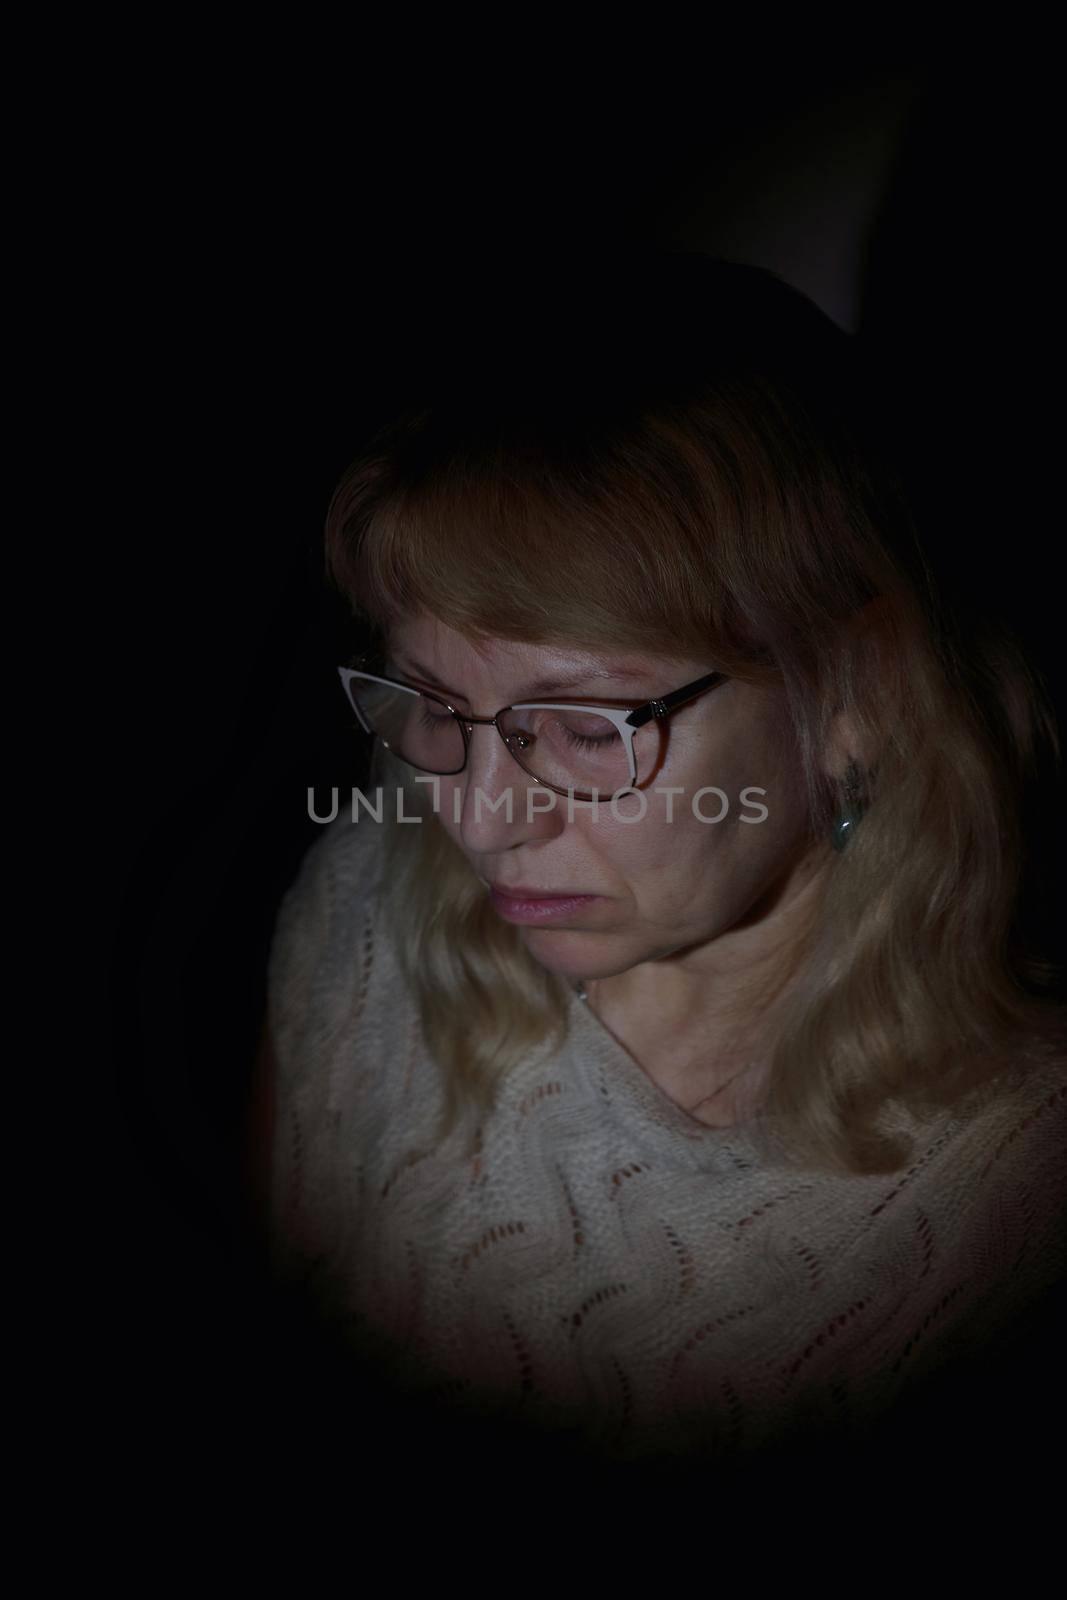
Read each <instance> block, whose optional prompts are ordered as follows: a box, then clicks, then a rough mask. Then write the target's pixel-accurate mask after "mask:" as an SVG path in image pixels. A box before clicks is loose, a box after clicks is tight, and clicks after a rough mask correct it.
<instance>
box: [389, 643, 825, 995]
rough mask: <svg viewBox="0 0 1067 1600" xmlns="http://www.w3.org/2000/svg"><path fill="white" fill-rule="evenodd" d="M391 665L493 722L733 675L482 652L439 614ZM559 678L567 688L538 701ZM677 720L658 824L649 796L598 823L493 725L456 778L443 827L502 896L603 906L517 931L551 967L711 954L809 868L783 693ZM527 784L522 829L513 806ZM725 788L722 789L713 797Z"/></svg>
mask: <svg viewBox="0 0 1067 1600" xmlns="http://www.w3.org/2000/svg"><path fill="white" fill-rule="evenodd" d="M387 661H388V666H387V671H388V672H389V675H390V676H394V677H397V678H400V679H402V680H403V681H404V682H406V683H411V684H413V685H415V686H416V687H420V688H425V689H431V690H436V691H437V692H438V693H441V692H442V690H444V691H447V692H446V693H445V694H444V698H446V699H448V700H449V701H450V702H451V703H452V704H453V705H454V706H456V708H457V709H458V710H460V711H470V712H471V713H472V714H473V715H475V716H479V715H480V716H489V715H491V714H492V713H493V712H495V711H497V710H498V709H499V708H500V707H501V706H505V705H510V704H513V703H515V702H517V701H522V700H524V699H535V698H537V699H540V698H545V699H568V698H571V697H573V698H574V699H575V700H589V701H593V702H595V701H596V700H597V698H598V697H602V698H603V699H604V700H605V701H606V702H607V703H609V704H610V703H612V702H617V701H622V702H624V703H625V702H629V703H631V704H632V705H635V706H636V705H639V704H641V703H643V702H644V701H646V700H649V699H651V698H653V696H657V695H664V694H667V693H669V692H670V691H671V690H673V689H676V688H680V687H681V686H682V685H683V684H687V683H689V682H691V681H693V680H694V679H696V678H699V677H702V676H703V675H704V674H706V673H707V672H709V671H713V670H714V668H715V662H714V661H708V660H694V659H691V658H689V657H684V656H680V657H677V658H671V659H666V658H664V657H656V656H645V657H642V656H640V655H633V654H627V655H618V656H607V657H606V656H604V655H603V654H596V655H594V654H591V653H588V652H583V651H581V650H575V649H570V648H559V649H557V648H553V647H547V646H537V645H528V644H517V643H511V642H508V641H505V640H494V641H493V642H492V644H491V645H490V646H489V647H488V648H481V649H476V648H475V647H474V646H473V645H472V644H470V643H469V642H468V641H467V640H466V639H465V638H464V637H463V635H461V634H459V633H456V632H455V631H454V630H452V629H451V628H448V627H446V626H445V625H444V624H442V623H440V622H439V621H437V619H436V618H433V617H429V616H426V615H420V616H419V617H417V618H413V619H409V620H406V621H405V622H403V623H402V624H399V625H397V626H396V627H395V628H394V630H393V632H392V635H391V637H390V641H389V651H388V656H387ZM416 663H417V664H418V665H416ZM423 669H425V670H423ZM549 678H553V679H558V680H559V682H560V685H561V688H560V689H558V690H556V691H554V692H553V693H552V694H551V695H548V694H541V693H539V694H535V693H533V692H532V691H533V690H534V687H535V686H536V685H538V684H539V683H540V682H541V681H542V680H545V679H549ZM666 726H667V729H668V732H667V736H666V745H665V754H664V757H663V759H662V761H661V763H660V765H659V767H658V770H656V771H655V773H654V775H653V776H652V778H651V780H650V782H649V784H648V786H647V787H646V788H645V789H644V790H643V792H644V794H645V798H646V800H647V811H646V813H645V814H644V815H643V816H639V812H640V810H641V806H640V802H639V800H638V798H637V796H636V795H634V794H633V793H630V794H625V795H623V796H622V797H621V798H620V799H619V800H618V802H617V805H616V807H615V811H614V812H613V809H612V807H611V805H610V804H609V803H606V802H605V801H603V800H602V801H601V802H600V805H599V807H598V808H597V812H596V814H595V815H594V812H593V808H592V807H591V806H589V805H583V804H581V803H580V802H578V803H575V804H574V805H573V808H572V812H573V814H572V815H568V801H567V799H566V797H565V796H559V795H557V796H555V799H554V801H552V802H550V801H549V795H550V793H551V791H546V790H545V789H544V788H543V787H542V786H541V785H539V784H537V783H536V782H535V781H534V780H533V779H532V778H530V777H528V776H527V774H526V773H525V772H524V771H523V770H522V768H521V767H520V766H519V765H518V763H517V762H516V761H515V760H514V758H513V757H512V756H511V754H510V753H509V751H508V750H507V748H506V747H505V745H504V742H503V740H502V739H501V737H500V735H499V734H498V733H497V731H496V730H495V729H494V728H492V727H489V726H484V725H475V726H474V728H473V729H472V730H471V732H470V754H469V757H468V761H467V766H466V769H465V770H464V771H463V772H461V773H459V774H457V775H455V776H452V777H441V778H439V779H438V783H439V790H438V804H439V816H440V822H441V825H442V826H443V827H444V828H445V829H446V831H447V832H448V833H449V834H450V835H451V836H452V838H453V839H454V840H455V842H456V844H457V845H458V846H459V847H460V849H461V850H462V851H463V853H464V855H465V856H466V857H467V859H468V860H469V862H470V864H471V867H472V869H473V871H474V872H475V873H476V874H477V875H478V876H479V877H480V878H481V879H483V880H484V881H485V882H486V883H487V884H495V885H499V886H501V887H504V888H508V887H510V888H516V887H520V886H521V887H522V888H526V889H534V890H537V891H540V892H541V893H550V892H551V893H555V894H561V895H592V896H595V897H596V898H595V899H591V900H588V901H586V902H584V903H583V904H581V905H579V906H576V907H574V908H572V909H570V910H569V911H567V912H566V913H565V914H564V915H562V916H552V917H550V918H549V919H548V920H546V921H543V922H521V923H519V924H517V925H518V926H519V928H520V932H521V935H522V937H523V939H524V941H525V942H526V945H527V947H528V949H529V951H530V953H531V954H532V955H533V956H534V957H535V959H536V960H537V961H539V962H540V963H541V964H542V965H544V966H545V967H547V968H549V969H550V970H552V971H554V972H557V973H560V974H562V975H564V976H566V977H568V978H577V977H582V978H586V979H589V978H600V977H608V976H610V975H612V974H615V973H620V972H624V971H627V970H628V969H630V968H631V967H634V966H637V965H638V964H640V963H643V962H647V961H652V960H657V959H660V958H662V957H665V956H669V955H674V954H676V953H678V952H690V951H694V953H695V950H696V949H704V948H707V949H711V948H712V947H713V946H714V944H715V942H716V941H720V940H721V939H723V937H724V936H725V935H727V934H728V933H729V932H730V931H731V930H733V929H736V928H738V927H739V926H740V925H742V924H746V923H748V924H751V922H752V919H753V918H756V919H759V918H761V917H762V916H763V915H764V914H765V913H766V912H767V911H768V910H770V909H773V907H774V906H775V904H776V903H777V902H778V901H779V900H780V898H781V896H782V895H783V894H785V895H786V896H787V897H788V893H789V890H790V886H791V884H792V883H793V882H794V880H795V876H796V874H797V872H798V869H799V868H800V866H801V864H802V862H803V861H804V859H805V856H806V852H807V848H808V845H809V840H808V834H807V815H806V803H805V795H804V788H803V783H802V779H801V770H800V766H799V761H798V757H797V752H796V747H795V741H794V738H793V736H792V732H791V729H790V725H789V723H788V720H787V717H786V714H785V705H784V698H783V697H782V695H781V691H779V690H766V689H756V688H752V687H750V686H748V685H745V684H742V683H739V682H737V681H736V680H732V679H731V680H727V681H726V682H725V683H723V684H721V685H720V686H719V687H717V688H715V689H713V690H711V691H710V692H708V693H707V694H704V695H701V696H700V697H699V698H697V699H696V700H694V701H692V702H691V703H689V704H688V705H685V706H682V707H681V708H680V709H678V710H676V711H675V712H673V714H672V715H671V716H670V718H669V720H668V722H667V725H666ZM509 787H510V788H511V790H512V806H511V818H510V820H509V819H508V813H507V810H506V807H505V805H504V804H502V803H499V802H500V801H501V798H502V796H503V795H504V791H505V790H507V789H508V788H509ZM576 787H577V785H576ZM709 787H713V788H714V789H715V790H718V791H722V793H721V794H719V793H713V792H705V793H704V794H703V795H698V794H697V791H698V790H701V789H704V790H705V791H707V790H708V789H709ZM667 788H671V789H673V790H675V791H680V792H675V793H673V794H671V795H668V794H666V793H664V792H663V791H664V790H666V789H667ZM479 790H480V791H481V796H480V799H479V797H478V791H479ZM531 790H533V791H536V794H537V798H536V799H535V800H534V801H533V809H530V806H529V804H528V798H527V797H528V793H529V791H531ZM746 791H747V792H746ZM755 791H758V792H755ZM426 794H427V797H428V798H429V797H430V796H431V795H432V794H433V787H432V785H428V786H427V787H426ZM548 804H551V809H544V807H545V806H546V805H548ZM616 813H617V814H616ZM720 816H721V820H717V821H716V820H713V819H715V818H718V817H720ZM704 819H707V820H704ZM498 914H503V913H502V912H499V911H498ZM509 920H511V919H509Z"/></svg>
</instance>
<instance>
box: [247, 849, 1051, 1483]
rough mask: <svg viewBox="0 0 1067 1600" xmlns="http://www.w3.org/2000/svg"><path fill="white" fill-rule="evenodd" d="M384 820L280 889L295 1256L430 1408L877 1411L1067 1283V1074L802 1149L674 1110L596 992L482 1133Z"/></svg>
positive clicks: (654, 1438)
mask: <svg viewBox="0 0 1067 1600" xmlns="http://www.w3.org/2000/svg"><path fill="white" fill-rule="evenodd" d="M381 842H382V835H381V829H380V827H379V826H378V825H377V824H376V823H374V822H373V821H372V820H370V819H365V820H363V821H361V822H359V823H356V824H353V823H352V822H351V821H350V820H349V819H347V818H344V817H342V818H341V819H339V820H338V821H336V822H334V823H331V824H330V825H329V826H328V827H327V828H325V829H324V831H323V834H322V836H321V837H320V838H318V839H317V840H316V841H315V842H314V844H313V845H312V847H311V848H310V850H309V851H308V852H307V854H306V855H305V857H304V860H303V862H302V863H301V866H300V869H299V871H298V873H297V875H296V877H295V880H294V882H293V883H292V885H291V887H290V888H289V890H288V892H287V894H286V895H285V897H284V899H283V901H282V903H281V906H280V908H279V911H278V915H277V919H276V923H275V928H274V937H273V943H272V947H271V955H270V966H269V974H268V995H269V1016H270V1023H271V1028H272V1032H273V1038H274V1045H275V1055H276V1059H277V1062H278V1082H277V1087H276V1123H275V1126H276V1135H275V1144H274V1150H273V1160H272V1177H271V1182H272V1199H271V1227H272V1250H273V1258H274V1262H275V1266H276V1270H277V1271H278V1273H279V1274H280V1275H281V1276H283V1277H284V1278H285V1280H286V1281H287V1282H290V1283H298V1284H299V1285H300V1286H301V1288H302V1290H304V1291H305V1292H307V1294H308V1295H309V1296H310V1298H311V1300H312V1301H313V1303H314V1305H315V1307H316V1311H317V1313H319V1314H321V1316H322V1317H323V1318H324V1319H325V1320H327V1321H328V1322H329V1323H330V1324H331V1325H332V1326H333V1327H334V1328H336V1329H337V1330H338V1331H339V1332H340V1333H341V1335H342V1337H343V1338H344V1340H345V1341H346V1343H347V1344H350V1346H351V1349H352V1351H353V1355H354V1356H359V1357H360V1358H361V1359H362V1360H363V1361H365V1362H369V1363H373V1364H374V1365H375V1367H376V1369H380V1371H381V1372H382V1374H383V1376H384V1375H387V1376H388V1377H389V1378H390V1380H391V1381H394V1382H395V1383H396V1384H397V1385H398V1387H400V1388H402V1389H403V1390H404V1391H405V1392H408V1393H417V1394H419V1395H420V1396H422V1397H423V1398H424V1399H425V1402H426V1404H427V1406H433V1407H436V1406H442V1407H443V1408H445V1409H446V1410H451V1409H452V1408H459V1410H460V1411H463V1412H467V1413H474V1414H477V1413H479V1412H482V1411H490V1410H491V1411H493V1412H494V1413H495V1414H496V1415H497V1416H498V1417H499V1416H503V1417H505V1418H508V1419H510V1420H512V1421H514V1422H516V1423H517V1424H519V1425H520V1426H522V1425H524V1424H527V1423H528V1424H529V1426H530V1427H531V1428H532V1429H537V1430H538V1431H544V1430H547V1431H549V1432H551V1433H553V1434H556V1435H558V1436H560V1437H566V1438H568V1439H571V1440H573V1441H574V1442H576V1443H578V1444H579V1445H580V1447H581V1448H582V1449H583V1450H587V1451H591V1452H592V1453H593V1454H594V1455H598V1456H601V1457H602V1458H604V1459H614V1460H637V1459H643V1458H649V1457H651V1456H657V1457H665V1458H669V1457H672V1456H675V1455H686V1456H687V1457H693V1456H699V1457H700V1458H708V1459H722V1458H725V1457H736V1456H739V1455H743V1454H745V1453H746V1452H749V1451H755V1450H759V1449H760V1448H763V1447H764V1446H766V1445H767V1444H770V1443H774V1442H778V1441H786V1442H788V1441H790V1440H791V1439H795V1438H797V1437H800V1436H803V1435H804V1434H805V1432H806V1431H808V1430H812V1429H820V1430H821V1429H823V1428H827V1429H837V1428H841V1429H846V1430H847V1429H849V1428H854V1427H859V1428H862V1427H864V1426H867V1425H868V1424H869V1422H871V1421H874V1420H877V1418H878V1417H879V1416H881V1415H883V1414H884V1413H885V1412H886V1411H887V1410H888V1409H889V1408H890V1407H891V1406H892V1405H893V1403H894V1400H895V1399H896V1398H897V1397H898V1396H900V1395H901V1394H902V1393H906V1392H908V1391H909V1390H910V1388H911V1386H912V1385H913V1384H914V1383H915V1382H916V1381H917V1380H921V1379H923V1378H924V1376H925V1375H927V1374H930V1373H936V1372H938V1371H941V1370H945V1369H947V1368H948V1367H950V1366H951V1363H952V1362H953V1361H954V1360H955V1359H957V1358H966V1357H968V1356H969V1355H970V1354H972V1353H973V1352H975V1351H976V1350H981V1349H983V1348H985V1347H986V1345H987V1343H988V1342H989V1341H991V1340H995V1339H996V1338H997V1337H998V1336H1000V1335H1001V1334H1003V1333H1004V1332H1005V1330H1010V1329H1011V1328H1012V1326H1013V1325H1014V1324H1015V1322H1016V1320H1017V1319H1018V1318H1019V1317H1020V1316H1021V1315H1022V1314H1024V1313H1025V1312H1026V1311H1027V1309H1028V1308H1030V1307H1031V1306H1033V1305H1034V1304H1035V1303H1037V1302H1038V1301H1039V1300H1040V1299H1041V1297H1042V1296H1043V1295H1044V1293H1045V1292H1046V1291H1047V1290H1049V1289H1050V1288H1053V1287H1055V1286H1056V1285H1058V1284H1059V1283H1060V1282H1062V1279H1063V1275H1064V1270H1065V1265H1067V1256H1065V1239H1067V1227H1065V1223H1067V1201H1065V1182H1064V1172H1065V1156H1067V1071H1065V1070H1064V1069H1063V1068H1061V1067H1056V1068H1042V1069H1035V1071H1034V1072H1033V1074H1032V1075H1031V1076H1030V1077H1028V1078H1027V1079H1026V1080H1025V1082H1024V1085H1023V1086H1022V1087H1021V1088H1015V1089H1012V1090H1011V1091H1010V1092H1009V1091H1005V1093H1004V1095H1003V1096H1001V1097H1000V1098H998V1099H994V1100H992V1101H990V1102H988V1103H987V1104H985V1105H984V1106H983V1107H982V1108H981V1110H980V1111H978V1112H972V1113H970V1114H969V1115H966V1116H963V1115H959V1114H957V1113H956V1112H955V1111H941V1112H938V1113H937V1114H936V1115H934V1116H933V1117H931V1118H929V1119H928V1120H926V1121H924V1122H922V1123H919V1122H917V1121H913V1120H912V1119H910V1117H909V1118H905V1120H904V1122H903V1123H902V1124H901V1125H902V1126H906V1127H907V1128H908V1129H909V1130H911V1131H913V1132H914V1133H915V1136H916V1144H915V1148H914V1153H913V1156H912V1159H911V1160H910V1162H909V1163H908V1166H907V1168H906V1169H905V1170H902V1171H900V1172H898V1173H894V1174H890V1175H879V1176H870V1175H862V1176H849V1175H825V1176H824V1175H811V1174H798V1173H796V1172H789V1171H787V1170H784V1169H783V1170H780V1171H776V1170H774V1169H773V1168H768V1166H767V1165H765V1164H762V1163H761V1162H760V1161H759V1160H758V1159H757V1158H756V1156H755V1154H754V1152H753V1150H752V1148H751V1146H750V1143H749V1140H748V1138H747V1136H746V1133H745V1130H744V1128H743V1127H733V1128H709V1127H705V1126H704V1125H703V1124H701V1123H699V1122H697V1121H696V1120H695V1119H694V1118H692V1117H691V1116H690V1115H689V1114H688V1113H686V1112H685V1111H683V1110H682V1109H681V1108H680V1107H678V1106H676V1105H675V1104H674V1102H673V1101H671V1100H670V1098H669V1097H668V1096H667V1095H666V1094H665V1093H664V1092H662V1091H661V1090H660V1089H659V1088H658V1087H657V1085H655V1084H654V1083H653V1082H652V1080H651V1079H650V1078H648V1076H647V1075H646V1074H645V1072H644V1071H643V1070H642V1068H641V1067H640V1066H639V1065H638V1063H637V1062H636V1061H635V1060H634V1059H633V1058H632V1057H631V1056H630V1055H629V1053H628V1052H627V1051H626V1050H625V1049H623V1048H622V1046H621V1045H620V1044H619V1043H618V1042H617V1041H616V1040H615V1039H614V1038H613V1037H612V1036H611V1035H610V1034H609V1033H608V1032H607V1030H606V1029H605V1028H604V1027H603V1025H602V1024H601V1023H600V1022H599V1021H598V1019H597V1018H596V1016H595V1015H594V1014H593V1013H591V1012H590V1011H589V1010H588V1009H587V1008H586V1006H585V1005H583V1003H582V1001H581V1000H579V999H578V998H577V996H575V998H574V1000H573V1005H572V1014H571V1017H570V1030H569V1036H568V1039H567V1041H566V1043H565V1044H564V1046H563V1047H562V1048H561V1049H559V1050H551V1049H549V1048H548V1047H546V1048H544V1049H542V1050H541V1051H539V1052H537V1053H536V1055H535V1057H534V1058H533V1059H531V1060H529V1061H528V1062H526V1063H524V1065H523V1066H522V1067H521V1069H519V1070H517V1071H516V1072H515V1073H514V1074H513V1076H512V1077H511V1078H510V1079H509V1080H508V1081H507V1082H506V1084H505V1085H504V1087H503V1090H502V1094H501V1098H500V1104H499V1106H498V1108H497V1109H496V1110H495V1111H494V1113H493V1115H492V1116H491V1117H489V1118H486V1119H483V1122H482V1125H481V1128H480V1135H479V1143H478V1148H477V1150H476V1152H475V1153H474V1155H473V1156H471V1157H467V1156H466V1154H465V1152H464V1151H462V1150H461V1149H460V1148H459V1145H458V1143H454V1142H453V1141H450V1142H449V1143H448V1144H447V1145H446V1146H445V1147H444V1148H434V1145H433V1142H432V1129H433V1123H434V1119H435V1117H436V1115H437V1112H438V1109H439V1107H440V1105H441V1100H442V1089H441V1073H440V1069H439V1067H438V1066H437V1065H436V1063H435V1062H434V1060H433V1057H432V1055H431V1053H430V1051H429V1050H428V1049H427V1048H426V1045H425V1043H424V1041H423V1039H422V1037H421V1030H420V1027H419V1023H418V1017H417V1011H416V1007H415V1005H414V1002H413V1000H412V998H411V996H410V995H409V994H408V993H407V992H406V988H405V985H404V982H403V979H402V977H401V974H400V971H399V968H398V965H397V963H396V959H395V956H394V953H393V951H392V950H391V949H390V948H389V945H388V942H387V941H386V940H385V938H384V937H383V935H382V932H381V917H380V904H381V901H380V896H381V895H382V894H383V893H384V892H386V890H385V887H384V885H383V882H382V875H381V871H380V867H381V848H380V846H381Z"/></svg>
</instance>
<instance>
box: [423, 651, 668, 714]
mask: <svg viewBox="0 0 1067 1600" xmlns="http://www.w3.org/2000/svg"><path fill="white" fill-rule="evenodd" d="M401 657H403V659H401ZM393 660H394V661H395V662H396V663H397V666H398V667H399V668H400V670H401V672H409V673H413V674H414V675H415V676H416V677H418V678H422V679H423V680H424V681H425V682H426V683H432V684H433V686H434V688H435V689H440V690H441V692H442V693H443V694H449V695H451V696H452V697H453V699H455V700H463V699H465V698H466V696H464V695H461V694H458V693H457V692H456V690H455V689H450V688H449V687H448V685H447V684H446V683H442V682H441V679H440V678H439V677H437V675H436V673H433V672H431V671H430V669H429V667H425V666H423V664H422V662H421V661H414V660H412V659H411V658H410V657H407V656H405V655H404V653H403V652H402V651H397V652H395V653H394V654H393ZM648 676H649V672H648V668H647V667H615V668H613V669H611V670H609V669H608V668H606V667H590V669H589V670H588V672H580V673H578V674H577V675H575V674H573V673H572V674H571V675H570V676H569V677H563V678H541V679H539V680H538V681H537V682H536V683H533V684H530V686H529V687H528V688H527V689H526V690H524V692H523V693H522V694H520V695H518V696H517V698H516V700H515V701H513V702H512V703H513V704H518V702H519V701H521V700H533V699H536V698H537V696H538V695H542V694H547V695H555V694H564V693H568V692H573V691H574V690H575V689H579V688H581V687H582V685H583V684H586V683H596V682H600V681H603V680H604V679H612V678H616V679H617V678H627V679H635V678H636V679H640V678H647V677H648Z"/></svg>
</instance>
